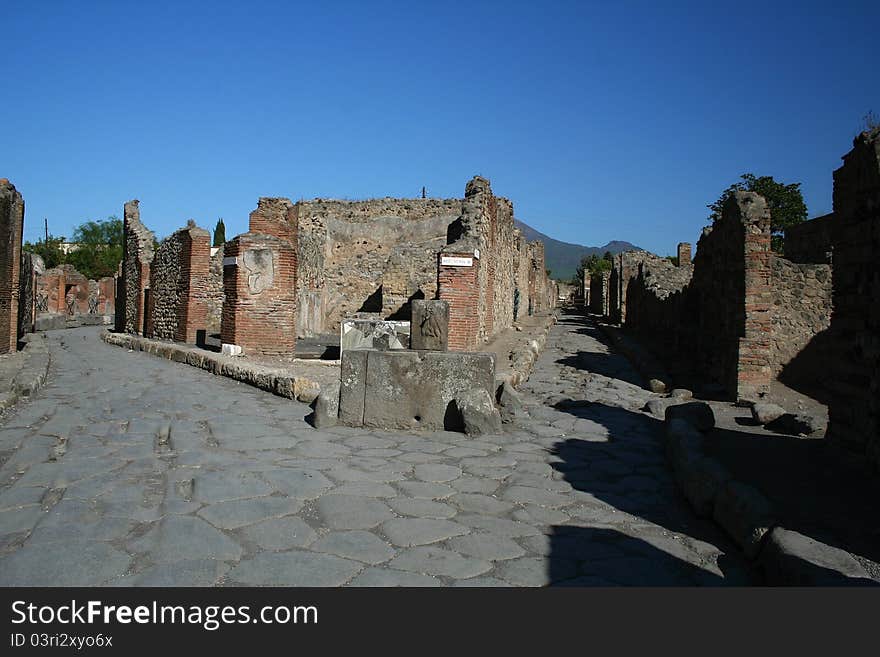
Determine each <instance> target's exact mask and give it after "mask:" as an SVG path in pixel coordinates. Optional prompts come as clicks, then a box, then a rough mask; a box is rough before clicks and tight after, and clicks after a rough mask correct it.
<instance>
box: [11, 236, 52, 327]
mask: <svg viewBox="0 0 880 657" xmlns="http://www.w3.org/2000/svg"><path fill="white" fill-rule="evenodd" d="M45 270H46V266H45V265H44V264H43V259H42V258H41V257H40V256H38V255H37V254H36V253H28V252H26V251H23V252H22V254H21V271H20V272H19V279H18V289H19V295H18V336H19V337H21V336H23V335H25V334H26V333H33V332H34V322H35V320H36V316H37V279H38V277H39V276H41V275H42V274H43V273H45Z"/></svg>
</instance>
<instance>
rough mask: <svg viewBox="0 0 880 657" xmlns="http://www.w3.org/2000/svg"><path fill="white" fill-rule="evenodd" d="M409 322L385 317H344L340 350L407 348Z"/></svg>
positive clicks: (408, 342) (408, 343)
mask: <svg viewBox="0 0 880 657" xmlns="http://www.w3.org/2000/svg"><path fill="white" fill-rule="evenodd" d="M409 346H410V323H409V322H404V321H394V320H387V319H346V320H344V321H343V322H342V330H341V335H340V340H339V349H340V351H347V350H349V349H377V350H380V351H387V350H389V349H409Z"/></svg>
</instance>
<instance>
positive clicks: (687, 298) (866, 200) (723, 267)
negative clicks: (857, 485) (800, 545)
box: [583, 129, 880, 465]
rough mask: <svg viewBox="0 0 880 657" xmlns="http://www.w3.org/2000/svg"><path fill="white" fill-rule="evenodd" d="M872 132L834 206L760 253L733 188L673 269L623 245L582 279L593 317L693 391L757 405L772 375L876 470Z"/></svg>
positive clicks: (763, 236) (759, 226) (840, 181)
mask: <svg viewBox="0 0 880 657" xmlns="http://www.w3.org/2000/svg"><path fill="white" fill-rule="evenodd" d="M878 215H880V129H874V130H871V131H868V132H865V133H862V134H861V135H859V136H858V137H857V138H856V139H855V140H854V142H853V149H852V150H851V151H850V152H849V153H848V154H847V155H845V156H844V157H843V166H841V167H840V168H839V169H837V170H836V171H835V172H834V210H833V212H832V213H830V214H828V215H825V216H822V217H818V218H816V219H813V220H811V221H807V222H805V223H803V224H800V225H797V226H794V227H792V228H789V229H788V230H787V231H786V234H785V245H784V248H785V254H784V255H780V254H777V253H774V252H773V251H771V249H770V215H769V211H768V209H767V207H766V203H765V201H764V199H763V198H762V197H760V196H758V195H757V194H754V193H750V192H736V193H735V194H733V195H732V196H731V197H730V198H729V199H728V201H727V203H726V204H725V206H724V208H723V212H722V216H721V217H720V219H718V220H717V221H716V222H715V223H714V224H713V225H712V226H709V227H707V228H706V229H704V231H703V235H702V237H701V238H700V240H699V243H698V245H697V250H696V255H695V256H694V257H693V259H692V260H691V258H690V246H689V245H688V244H686V243H681V244H679V248H678V266H676V265H674V264H673V263H672V262H670V261H669V259H667V258H661V257H659V256H656V255H654V254H651V253H647V252H644V251H630V252H626V253H622V254H619V255H618V256H616V257H615V258H614V261H613V268H612V271H611V272H610V274H609V275H608V276H607V277H606V276H593V277H590V276H589V274H587V275H585V277H584V281H583V286H584V290H585V291H584V295H583V296H584V302H585V304H587V307H588V308H589V309H590V311H591V312H593V313H597V314H601V315H604V316H606V317H607V318H608V319H609V320H610V321H612V322H615V323H619V324H621V325H623V326H624V327H625V328H626V329H628V330H629V331H631V332H632V333H633V334H634V335H637V336H638V337H639V339H640V340H641V341H642V342H643V343H645V344H646V345H648V346H649V347H650V348H651V351H652V352H653V353H654V354H656V355H658V356H660V357H661V359H662V361H663V364H664V366H665V367H666V368H667V369H668V371H669V373H670V375H671V376H672V377H673V378H674V379H676V380H678V381H685V382H687V383H688V384H689V385H692V386H693V387H694V388H695V389H697V390H698V391H700V392H701V393H702V394H704V395H707V396H710V397H718V398H721V399H729V400H745V401H751V402H755V401H760V400H761V399H762V398H764V397H765V396H766V395H767V393H768V390H769V389H770V386H771V383H772V382H773V381H775V380H779V381H781V382H783V383H784V384H785V385H786V386H789V387H790V388H792V389H794V390H797V391H800V392H803V393H805V394H808V395H809V396H811V397H813V398H814V399H817V400H819V401H820V402H822V403H824V404H827V405H828V407H829V418H830V423H829V426H828V430H827V437H828V438H829V440H831V441H833V442H835V443H837V444H840V445H843V446H846V447H848V448H850V449H853V450H855V451H857V452H859V453H862V454H865V455H866V456H867V457H868V458H869V459H870V460H871V461H872V462H873V463H875V464H876V465H880V437H878V436H880V404H878V400H880V394H878V393H880V387H878V386H880V367H878V361H880V338H878V335H880V331H878V329H880V326H878V324H880V322H878V320H877V317H878V315H877V312H876V303H874V301H875V300H876V299H877V298H878V293H880V276H878V274H877V272H878V269H877V262H878V260H880V216H878Z"/></svg>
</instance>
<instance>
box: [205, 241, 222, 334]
mask: <svg viewBox="0 0 880 657" xmlns="http://www.w3.org/2000/svg"><path fill="white" fill-rule="evenodd" d="M207 286H208V287H207V292H206V295H205V302H206V304H207V306H208V309H207V312H208V316H207V319H206V321H205V327H206V329H207V331H208V335H216V334H218V333H220V318H221V317H222V316H223V299H224V297H225V295H224V294H223V247H222V246H221V247H219V248H218V249H217V252H216V253H215V254H214V255H212V256H211V264H210V267H209V270H208V282H207Z"/></svg>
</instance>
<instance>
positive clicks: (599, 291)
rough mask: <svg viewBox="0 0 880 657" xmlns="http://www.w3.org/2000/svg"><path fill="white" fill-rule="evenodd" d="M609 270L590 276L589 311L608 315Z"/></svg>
mask: <svg viewBox="0 0 880 657" xmlns="http://www.w3.org/2000/svg"><path fill="white" fill-rule="evenodd" d="M610 283H611V272H607V271H603V272H600V273H598V274H593V275H591V276H590V306H589V307H590V312H591V313H595V314H596V315H604V316H608V313H609V311H610V304H609V295H610V290H609V286H610Z"/></svg>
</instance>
